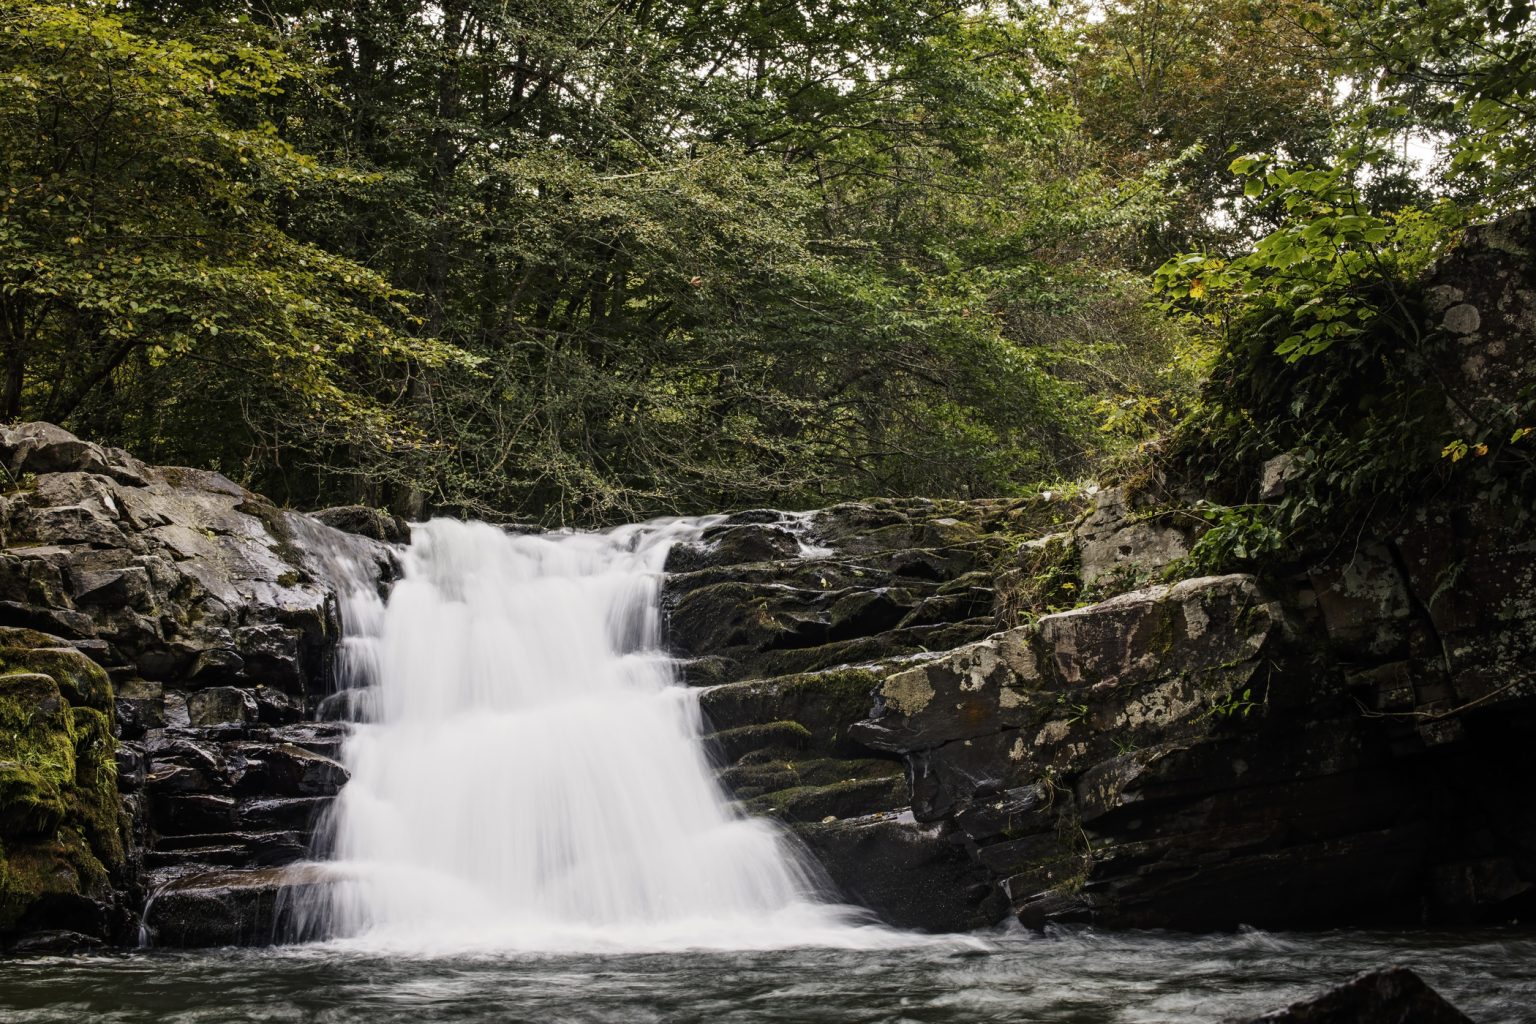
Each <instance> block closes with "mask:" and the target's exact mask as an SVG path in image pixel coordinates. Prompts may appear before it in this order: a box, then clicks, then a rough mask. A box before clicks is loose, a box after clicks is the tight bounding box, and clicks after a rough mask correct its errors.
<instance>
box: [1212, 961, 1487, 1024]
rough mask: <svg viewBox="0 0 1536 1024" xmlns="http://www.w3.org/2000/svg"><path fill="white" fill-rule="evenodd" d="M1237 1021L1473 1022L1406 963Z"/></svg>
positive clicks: (1271, 1023)
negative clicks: (1283, 1007)
mask: <svg viewBox="0 0 1536 1024" xmlns="http://www.w3.org/2000/svg"><path fill="white" fill-rule="evenodd" d="M1231 1024H1472V1022H1471V1020H1470V1019H1468V1017H1467V1016H1466V1015H1465V1014H1463V1013H1462V1012H1461V1011H1460V1010H1458V1009H1456V1008H1455V1007H1454V1006H1452V1005H1451V1004H1450V1003H1448V1002H1446V1001H1445V1000H1444V999H1442V998H1441V997H1440V995H1439V993H1437V992H1436V991H1435V990H1434V989H1432V988H1430V987H1429V986H1428V985H1426V984H1424V981H1423V979H1422V978H1420V977H1419V976H1418V975H1417V974H1415V973H1413V972H1412V971H1410V970H1408V969H1407V968H1406V967H1388V968H1385V969H1383V970H1379V971H1367V972H1365V973H1364V974H1360V975H1358V976H1356V977H1355V978H1353V979H1352V980H1350V981H1348V982H1345V983H1344V984H1343V985H1340V986H1339V987H1338V988H1335V989H1331V990H1329V991H1328V992H1325V993H1323V994H1322V995H1320V996H1315V997H1313V998H1311V999H1304V1000H1301V1001H1300V1002H1296V1003H1292V1004H1291V1005H1290V1006H1288V1007H1286V1008H1285V1009H1283V1010H1275V1011H1273V1012H1272V1013H1266V1014H1263V1015H1261V1016H1258V1017H1247V1018H1244V1019H1242V1020H1233V1021H1232V1022H1231Z"/></svg>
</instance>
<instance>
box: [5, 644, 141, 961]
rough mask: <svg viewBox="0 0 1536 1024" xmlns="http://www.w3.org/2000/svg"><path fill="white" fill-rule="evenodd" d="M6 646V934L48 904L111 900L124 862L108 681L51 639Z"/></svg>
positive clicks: (76, 654)
mask: <svg viewBox="0 0 1536 1024" xmlns="http://www.w3.org/2000/svg"><path fill="white" fill-rule="evenodd" d="M23 634H26V635H23ZM0 643H4V644H5V646H4V647H3V648H0V935H3V934H4V933H5V932H7V931H10V930H12V929H14V928H15V927H16V926H17V925H18V924H19V923H20V922H21V921H22V919H23V918H24V917H25V916H26V914H27V912H28V910H29V909H30V908H31V907H32V905H33V904H34V903H36V902H38V901H39V900H43V899H58V898H61V897H62V898H70V897H77V898H80V899H82V900H84V901H89V902H96V903H104V902H107V901H109V900H110V898H111V893H112V879H113V877H114V876H115V875H118V874H119V873H120V872H121V871H122V869H123V861H124V856H123V843H122V835H121V831H120V827H119V817H120V813H121V809H120V806H119V801H118V795H117V765H116V750H115V745H114V740H113V737H112V719H111V707H112V685H111V682H110V680H109V679H108V678H107V675H106V673H105V672H103V671H102V670H101V669H100V667H99V666H97V665H96V664H95V663H93V662H91V661H90V660H89V659H87V658H85V657H84V656H83V655H81V654H80V653H79V652H78V651H75V650H73V649H72V648H70V647H69V646H68V645H67V644H65V642H64V641H62V640H60V639H58V638H57V637H53V636H49V635H47V634H43V633H33V632H32V631H23V630H7V631H6V635H5V636H3V637H0Z"/></svg>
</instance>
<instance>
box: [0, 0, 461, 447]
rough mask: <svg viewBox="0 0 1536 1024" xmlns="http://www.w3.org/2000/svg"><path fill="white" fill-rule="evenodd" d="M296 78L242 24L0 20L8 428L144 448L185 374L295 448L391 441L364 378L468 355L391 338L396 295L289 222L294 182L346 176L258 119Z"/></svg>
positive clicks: (70, 14)
mask: <svg viewBox="0 0 1536 1024" xmlns="http://www.w3.org/2000/svg"><path fill="white" fill-rule="evenodd" d="M308 75H309V72H308V71H307V70H306V69H305V68H303V67H302V66H301V65H298V64H296V63H294V62H292V61H290V60H288V59H286V58H285V57H284V56H283V55H282V54H280V53H278V52H276V51H273V50H270V49H266V48H263V47H261V46H258V45H253V44H252V43H251V42H250V41H249V40H248V39H247V38H245V33H243V32H241V31H231V32H228V33H225V34H221V35H204V36H191V37H187V36H183V37H178V38H174V39H168V38H160V37H158V36H156V35H154V34H151V33H148V32H144V31H139V30H136V29H135V28H134V27H132V26H131V25H130V24H129V22H128V21H127V20H125V19H124V18H123V17H122V16H120V14H119V13H118V12H117V11H116V10H115V9H114V8H113V7H111V6H109V5H106V4H97V3H61V2H54V0H23V2H19V3H16V4H12V5H8V6H7V7H6V9H5V10H4V12H3V13H0V82H3V89H0V153H3V154H4V156H3V158H0V166H3V170H0V174H3V179H0V335H3V339H4V348H5V354H6V378H5V393H4V415H5V416H6V417H7V418H14V417H16V416H18V415H21V414H22V413H23V412H25V413H26V414H27V415H31V416H37V417H41V418H49V419H54V420H71V419H73V420H77V421H79V422H83V423H85V424H89V425H93V426H96V427H98V428H100V429H101V432H103V433H118V434H121V433H122V432H123V431H124V429H125V427H126V425H127V424H129V423H132V424H134V428H133V429H134V430H136V431H142V432H145V433H148V434H150V435H154V434H155V433H156V432H157V431H158V430H159V429H161V428H162V426H163V425H164V424H165V422H166V420H167V419H170V418H172V417H176V416H177V415H178V410H176V409H175V408H174V407H169V408H165V407H163V408H160V409H155V408H149V407H147V406H148V404H149V403H152V402H153V401H154V399H155V398H156V397H158V396H159V395H160V393H161V392H162V390H163V389H166V388H167V387H171V388H175V387H176V384H177V383H178V382H179V381H180V380H181V376H180V375H181V374H182V373H183V372H184V371H185V368H186V367H188V366H190V365H193V364H195V365H196V366H197V367H199V373H198V375H197V384H196V385H195V388H196V389H197V391H200V392H202V394H203V395H205V396H206V395H208V394H209V392H211V393H212V394H214V395H219V394H223V395H226V396H228V401H230V402H231V403H232V404H233V403H239V404H240V405H241V406H243V407H244V408H245V409H246V410H247V411H248V413H249V415H250V417H251V419H252V421H253V422H254V423H256V424H265V425H266V426H267V427H268V428H269V429H273V430H276V429H278V426H279V425H281V429H282V430H283V431H284V432H285V434H287V435H288V436H289V437H290V438H293V437H295V436H302V435H304V434H305V433H307V434H309V435H310V436H319V435H323V434H326V433H329V432H337V433H339V434H340V435H341V436H344V437H346V438H348V439H349V440H351V441H354V442H356V443H368V444H375V445H389V444H391V443H392V441H393V440H397V439H399V437H400V435H399V434H398V432H397V431H398V429H399V428H398V427H397V426H396V425H395V424H394V423H393V422H392V421H391V419H390V417H389V415H388V412H387V409H386V408H385V406H384V405H383V404H382V403H381V402H379V401H378V400H377V399H376V398H375V397H374V396H373V395H371V394H369V392H368V390H367V388H366V380H367V378H368V376H370V375H373V374H376V373H378V372H379V371H380V369H381V368H383V367H386V366H388V365H402V364H404V363H407V362H418V363H421V364H424V365H444V364H446V363H449V362H457V363H459V364H460V365H462V363H463V361H464V360H463V357H462V356H461V355H460V354H459V353H457V352H455V351H454V350H453V349H451V348H449V347H445V346H442V345H439V344H436V343H434V342H432V341H430V340H426V339H420V338H417V337H414V336H413V335H412V334H410V333H409V332H407V331H404V330H402V329H401V326H402V323H403V321H404V319H405V317H406V310H405V308H404V306H403V305H402V302H401V299H402V295H401V293H400V292H399V290H398V289H396V288H395V287H394V286H393V285H391V284H390V282H389V281H387V280H386V279H384V278H383V277H381V276H380V275H379V274H378V273H376V272H374V271H373V270H370V269H369V268H367V267H365V266H363V265H361V264H360V263H357V262H354V261H351V260H348V259H346V258H344V257H341V256H339V255H337V254H335V253H333V252H330V251H327V250H326V249H324V248H321V247H319V246H316V245H313V244H309V243H307V242H305V241H303V240H301V239H299V238H297V237H295V235H294V233H293V232H292V231H290V230H288V229H287V228H285V226H284V220H285V219H286V212H285V211H286V208H287V205H288V203H289V202H290V201H291V198H292V197H293V196H294V195H295V194H296V193H297V192H298V191H299V190H300V189H303V188H309V187H312V184H313V183H316V182H325V181H327V180H331V179H334V178H335V177H337V176H339V175H340V174H341V172H339V171H336V170H334V169H331V168H328V167H326V166H325V165H323V164H321V163H319V162H317V161H316V160H314V159H313V158H311V157H308V156H305V155H303V154H301V153H299V152H297V151H296V150H294V149H293V147H291V146H290V145H288V144H287V143H285V142H284V141H282V140H281V139H280V138H279V137H277V134H276V133H275V130H274V129H273V127H272V125H271V123H270V121H267V120H265V119H263V118H262V117H261V116H260V113H259V111H260V109H261V108H262V107H263V106H265V105H267V104H268V103H270V102H271V101H272V100H273V99H274V98H275V97H278V96H280V95H281V94H282V93H283V92H284V90H286V89H291V88H303V87H304V82H305V79H306V76H308ZM240 111H244V112H245V113H244V114H243V115H242V114H240V113H239V112H240ZM187 397H191V396H190V395H188V396H187ZM194 412H195V414H196V416H197V422H198V424H199V425H198V426H196V427H194V426H192V425H191V424H188V425H187V426H186V429H188V430H197V431H198V432H199V433H200V434H201V436H202V439H203V443H202V444H200V445H199V446H198V455H199V456H200V457H202V458H203V459H205V460H206V459H208V458H210V457H211V458H215V459H216V458H218V457H219V456H220V455H221V454H223V452H221V450H220V448H221V446H220V445H219V444H218V443H217V441H216V440H214V439H212V438H210V437H209V436H208V435H207V434H206V433H204V432H203V428H204V425H205V424H206V420H205V419H204V416H205V415H206V412H207V410H195V411H194ZM210 442H212V443H210Z"/></svg>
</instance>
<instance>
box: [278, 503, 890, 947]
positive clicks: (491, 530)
mask: <svg viewBox="0 0 1536 1024" xmlns="http://www.w3.org/2000/svg"><path fill="white" fill-rule="evenodd" d="M712 521H713V520H709V519H704V520H670V521H660V522H656V523H649V524H643V525H638V526H630V527H624V528H620V529H617V530H614V531H611V532H607V533H571V532H563V533H555V534H533V535H511V534H508V533H506V532H504V531H502V530H500V529H497V528H495V527H493V526H489V525H486V524H482V523H464V522H458V521H454V520H446V519H443V520H435V521H433V522H430V523H426V524H424V525H419V526H417V527H415V529H414V532H413V538H412V542H411V544H410V546H409V547H408V548H406V549H405V550H404V551H403V552H402V554H401V561H402V566H403V572H402V575H401V578H400V579H399V581H398V582H397V583H396V584H395V585H394V587H393V590H392V592H391V593H390V595H389V597H388V599H387V601H386V600H383V599H380V598H378V597H377V596H376V595H374V594H372V592H371V591H368V590H366V589H357V590H354V592H353V593H352V595H351V596H350V598H349V599H348V600H347V602H346V604H347V607H346V608H345V609H344V621H345V629H346V632H347V636H346V638H345V640H344V649H343V661H344V669H345V671H346V673H347V675H348V676H349V679H348V682H349V683H350V684H351V685H354V686H366V687H367V689H366V690H364V691H359V692H361V693H366V695H367V697H368V699H367V700H355V701H352V702H351V703H352V706H353V707H354V708H361V709H364V719H365V720H363V721H361V722H359V723H358V724H357V725H356V727H355V731H354V733H353V735H352V736H351V738H350V739H349V740H348V742H347V744H346V746H345V748H344V752H343V759H344V761H345V763H346V766H347V768H348V769H349V770H350V772H351V781H350V782H349V783H348V785H347V786H346V787H345V788H344V789H343V790H342V792H341V794H340V796H339V797H338V798H337V802H336V805H335V806H334V808H333V809H332V811H331V816H330V821H329V823H328V827H327V828H326V830H325V831H326V834H328V837H329V846H330V849H329V854H330V857H331V868H330V874H331V877H333V878H334V879H335V882H334V884H332V885H330V886H329V887H328V888H327V893H326V895H325V896H324V897H323V899H324V901H325V905H324V906H322V907H318V908H309V909H308V915H309V916H310V917H311V918H313V917H315V916H318V917H319V918H320V921H321V925H320V927H321V928H322V929H323V930H324V931H325V932H326V933H328V934H330V935H332V936H340V937H342V938H344V939H346V940H347V941H353V942H359V943H363V944H365V945H374V946H381V947H390V948H404V949H410V950H432V949H464V948H479V949H534V950H542V949H580V948H627V949H666V948H680V947H724V948H758V947H772V946H784V945H803V944H835V945H870V944H878V945H885V944H889V943H891V942H893V941H897V940H896V936H895V934H894V933H892V932H889V931H886V930H884V929H880V928H878V927H874V926H871V925H869V924H868V922H867V919H866V918H865V917H864V916H863V915H862V914H861V913H859V912H857V911H855V910H853V909H852V908H848V907H844V906H839V905H836V904H833V903H831V902H829V901H828V900H827V898H826V897H825V895H824V892H823V888H822V886H821V885H820V884H819V882H818V875H817V873H816V871H815V868H814V865H813V864H811V863H810V862H809V861H808V860H807V859H806V858H805V856H804V854H803V853H802V852H801V851H800V850H799V849H798V848H797V847H796V845H795V844H794V843H793V842H792V841H791V840H790V839H789V837H788V836H787V835H786V834H785V833H784V832H783V831H782V830H781V829H780V828H779V826H777V825H776V824H774V823H772V822H769V821H765V820H761V819H752V818H748V817H745V816H743V815H742V814H740V813H739V812H738V811H737V810H736V809H735V808H734V807H733V806H732V805H731V803H730V802H729V800H728V799H727V798H726V795H725V794H724V792H723V791H722V790H721V788H720V785H719V783H718V782H717V781H716V780H715V777H714V774H713V772H712V770H711V766H710V764H709V758H708V755H707V753H706V750H705V747H704V744H703V742H702V738H701V734H702V730H703V723H702V716H701V714H700V711H699V707H698V700H697V695H696V693H695V692H694V691H692V690H690V689H689V688H687V687H685V686H681V685H679V684H678V680H677V676H676V673H675V670H674V665H673V662H672V661H671V660H670V659H669V658H668V657H667V655H666V654H665V652H664V651H663V650H662V649H661V646H660V644H661V609H660V587H661V576H662V566H663V564H664V562H665V560H666V557H667V552H668V550H669V549H670V548H671V546H672V545H673V544H674V543H676V542H677V541H679V540H686V539H690V538H694V537H697V536H698V535H699V534H700V533H701V532H702V530H703V529H704V528H705V527H706V526H707V525H709V523H710V522H712ZM311 924H312V925H313V922H311Z"/></svg>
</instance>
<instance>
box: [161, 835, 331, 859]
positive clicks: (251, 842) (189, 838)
mask: <svg viewBox="0 0 1536 1024" xmlns="http://www.w3.org/2000/svg"><path fill="white" fill-rule="evenodd" d="M226 847H238V848H240V849H242V850H244V851H246V856H245V858H244V859H243V860H241V861H239V863H240V864H247V865H252V866H263V867H264V866H275V865H281V864H291V863H293V862H294V861H299V860H304V859H306V858H307V856H308V854H309V835H308V833H305V832H298V831H274V832H224V833H216V834H212V835H185V836H161V837H160V838H159V840H158V841H156V843H155V845H154V851H153V852H155V853H162V854H174V853H182V852H196V851H199V850H205V849H218V848H226ZM162 863H171V862H170V861H164V862H162ZM208 863H221V864H222V863H226V862H225V861H214V860H210V861H208ZM151 866H155V865H153V864H152V865H151Z"/></svg>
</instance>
